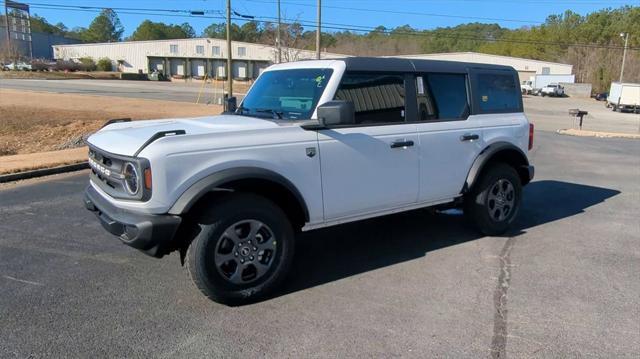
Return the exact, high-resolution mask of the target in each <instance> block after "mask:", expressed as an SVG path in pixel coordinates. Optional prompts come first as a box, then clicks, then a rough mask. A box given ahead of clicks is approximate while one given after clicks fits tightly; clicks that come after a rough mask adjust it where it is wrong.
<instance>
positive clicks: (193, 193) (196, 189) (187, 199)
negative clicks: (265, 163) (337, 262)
mask: <svg viewBox="0 0 640 359" xmlns="http://www.w3.org/2000/svg"><path fill="white" fill-rule="evenodd" d="M242 179H262V180H267V181H271V182H274V183H277V184H279V185H281V186H283V187H284V188H286V189H287V190H288V191H289V192H291V194H293V196H294V197H295V199H296V200H297V201H298V204H299V205H300V208H302V210H303V212H304V213H303V214H304V219H305V221H307V222H308V221H309V209H308V207H307V204H306V202H305V200H304V197H302V194H300V191H298V189H297V188H296V186H295V185H294V184H293V183H291V181H289V180H288V179H286V178H285V177H284V176H282V175H280V174H278V173H276V172H273V171H270V170H266V169H264V168H259V167H236V168H229V169H226V170H222V171H219V172H215V173H213V174H210V175H208V176H207V177H205V178H203V179H201V180H199V181H198V182H196V183H194V184H193V185H191V187H189V188H188V189H187V190H186V191H184V193H182V194H181V195H180V197H179V198H178V200H177V201H176V202H175V203H174V204H173V206H172V207H171V209H169V213H170V214H176V215H180V214H183V213H186V212H187V211H189V209H191V207H192V206H193V205H194V204H195V203H196V202H198V200H199V199H201V198H202V197H203V196H204V195H205V194H207V193H209V192H212V191H225V190H226V189H225V188H224V187H221V186H222V185H224V184H225V183H228V182H231V181H236V180H242Z"/></svg>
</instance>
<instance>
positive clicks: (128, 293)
mask: <svg viewBox="0 0 640 359" xmlns="http://www.w3.org/2000/svg"><path fill="white" fill-rule="evenodd" d="M536 141H537V142H536V147H535V149H534V151H532V152H531V156H532V158H533V162H534V163H535V165H536V169H537V173H536V179H535V181H534V182H533V183H531V184H530V185H529V186H527V187H526V189H525V191H524V207H523V209H522V211H521V212H520V215H519V218H518V220H517V224H516V226H515V228H514V230H513V231H512V232H511V233H509V235H508V236H505V237H484V236H481V235H479V234H478V233H477V232H476V231H474V230H473V229H470V228H469V227H468V226H467V225H466V224H465V222H464V220H463V218H462V217H461V216H459V215H455V214H432V213H430V212H429V211H426V210H418V211H413V212H410V213H405V214H399V215H393V216H390V217H385V218H378V219H373V220H367V221H364V222H360V223H354V224H348V225H342V226H339V227H334V228H329V229H325V230H319V231H315V232H311V233H307V234H304V235H303V236H302V237H301V238H300V240H299V245H298V248H297V250H296V251H297V255H298V256H297V257H296V261H295V265H294V270H293V271H292V275H291V277H290V279H289V281H288V283H287V285H286V287H285V288H284V289H283V290H282V291H281V292H279V293H278V294H277V295H276V296H274V297H273V298H271V299H269V300H266V301H263V302H260V303H257V304H252V305H248V306H243V307H235V308H231V307H226V306H223V305H220V304H216V303H214V302H211V301H209V300H207V299H206V298H205V297H204V296H202V295H201V294H200V292H199V291H198V290H197V289H196V288H195V287H194V286H193V285H192V284H191V282H190V281H189V279H188V277H187V275H186V273H185V271H184V270H183V269H182V268H180V260H179V258H178V256H177V255H176V254H172V255H170V256H168V257H166V258H164V259H161V260H157V259H153V258H150V257H147V256H145V255H144V254H142V253H139V252H137V251H135V250H134V249H131V248H129V247H127V246H125V245H123V244H121V243H120V242H119V241H118V240H117V239H116V238H114V237H112V236H110V235H108V234H106V232H105V231H104V230H103V229H102V228H101V227H100V225H99V224H98V222H97V220H96V219H95V218H94V216H93V214H91V213H89V212H88V211H86V210H85V209H84V208H83V206H82V203H81V202H82V201H81V199H82V191H83V188H84V186H85V185H86V184H87V173H86V172H80V173H75V174H71V175H59V176H53V177H50V178H43V179H38V180H30V181H26V182H22V183H15V184H8V185H3V186H2V187H0V233H2V235H1V236H0V318H2V319H1V320H0V357H3V358H7V357H258V356H260V357H333V358H336V357H395V356H405V357H417V358H426V357H456V358H483V357H494V358H496V357H499V358H503V357H504V356H505V355H507V356H510V357H516V358H518V357H561V358H562V357H604V358H623V357H637V355H638V353H639V352H640V320H639V318H640V280H638V278H639V276H640V224H639V222H638V216H639V214H640V207H639V206H640V205H639V203H640V201H639V198H640V184H639V183H640V182H638V178H640V142H639V141H633V140H622V139H595V138H577V137H565V136H560V135H557V134H554V133H551V132H539V133H537V138H536Z"/></svg>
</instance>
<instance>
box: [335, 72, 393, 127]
mask: <svg viewBox="0 0 640 359" xmlns="http://www.w3.org/2000/svg"><path fill="white" fill-rule="evenodd" d="M335 99H336V100H343V101H351V102H353V104H354V106H355V110H356V113H355V123H356V124H380V123H394V122H404V116H405V88H404V77H403V76H402V75H395V74H384V73H346V74H345V75H344V76H343V77H342V81H341V82H340V86H339V87H338V91H337V92H336V96H335Z"/></svg>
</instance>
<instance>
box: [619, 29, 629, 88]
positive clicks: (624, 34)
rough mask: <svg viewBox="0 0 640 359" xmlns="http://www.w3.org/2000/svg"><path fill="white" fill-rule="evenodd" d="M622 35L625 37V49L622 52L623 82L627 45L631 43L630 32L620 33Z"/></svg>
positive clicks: (621, 72) (621, 71)
mask: <svg viewBox="0 0 640 359" xmlns="http://www.w3.org/2000/svg"><path fill="white" fill-rule="evenodd" d="M620 37H624V50H623V52H622V68H621V69H620V82H622V76H623V75H624V62H625V60H626V59H627V45H628V44H629V33H628V32H626V33H625V32H623V33H620Z"/></svg>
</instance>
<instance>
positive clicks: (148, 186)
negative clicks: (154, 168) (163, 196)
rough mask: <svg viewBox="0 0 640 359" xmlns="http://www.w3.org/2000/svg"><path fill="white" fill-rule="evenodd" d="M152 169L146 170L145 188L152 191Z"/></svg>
mask: <svg viewBox="0 0 640 359" xmlns="http://www.w3.org/2000/svg"><path fill="white" fill-rule="evenodd" d="M151 182H152V178H151V168H147V169H145V170H144V188H146V189H151Z"/></svg>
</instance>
